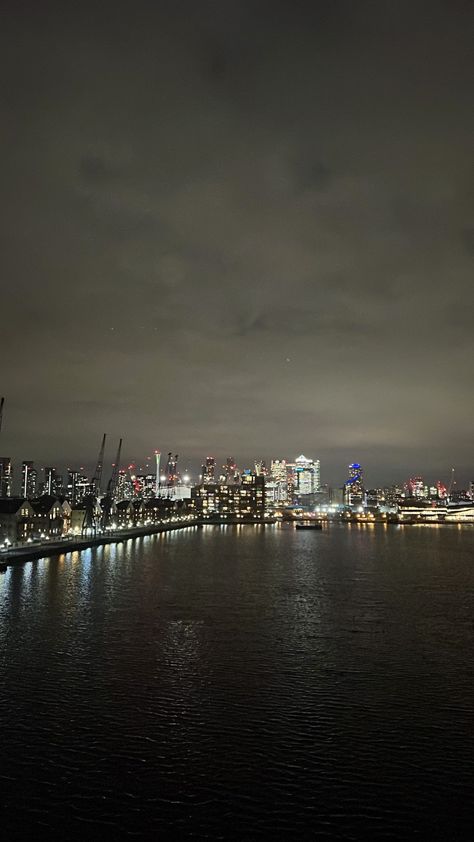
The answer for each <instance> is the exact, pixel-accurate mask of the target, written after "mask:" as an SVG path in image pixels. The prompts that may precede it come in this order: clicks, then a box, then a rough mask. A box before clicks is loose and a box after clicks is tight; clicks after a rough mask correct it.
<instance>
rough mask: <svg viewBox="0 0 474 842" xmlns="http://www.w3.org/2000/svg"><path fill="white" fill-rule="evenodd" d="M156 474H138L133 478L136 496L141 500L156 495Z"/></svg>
mask: <svg viewBox="0 0 474 842" xmlns="http://www.w3.org/2000/svg"><path fill="white" fill-rule="evenodd" d="M155 487H156V475H155V474H137V475H136V476H135V477H134V478H133V488H134V494H133V496H134V497H138V498H139V499H141V500H150V499H151V498H152V497H154V496H155Z"/></svg>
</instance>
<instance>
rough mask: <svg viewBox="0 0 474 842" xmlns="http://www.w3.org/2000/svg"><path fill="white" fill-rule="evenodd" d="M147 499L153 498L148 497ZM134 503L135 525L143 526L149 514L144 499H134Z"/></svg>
mask: <svg viewBox="0 0 474 842" xmlns="http://www.w3.org/2000/svg"><path fill="white" fill-rule="evenodd" d="M147 499H152V498H151V497H148V498H147ZM132 504H133V525H134V526H143V524H144V523H145V520H146V516H147V509H146V506H145V501H144V500H132Z"/></svg>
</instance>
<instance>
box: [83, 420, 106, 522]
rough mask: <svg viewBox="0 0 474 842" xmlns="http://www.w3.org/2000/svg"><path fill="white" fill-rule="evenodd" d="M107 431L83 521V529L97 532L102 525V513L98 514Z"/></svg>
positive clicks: (103, 438) (85, 505)
mask: <svg viewBox="0 0 474 842" xmlns="http://www.w3.org/2000/svg"><path fill="white" fill-rule="evenodd" d="M106 438H107V433H104V435H103V437H102V444H101V446H100V450H99V456H98V457H97V464H96V466H95V471H94V476H93V477H92V481H91V485H90V492H89V494H86V496H85V497H84V519H83V521H82V531H83V532H87V531H88V530H90V529H92V530H93V531H94V532H97V527H98V526H100V515H99V514H98V498H99V497H100V484H101V481H102V470H103V467H104V452H105V440H106Z"/></svg>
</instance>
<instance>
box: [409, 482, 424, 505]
mask: <svg viewBox="0 0 474 842" xmlns="http://www.w3.org/2000/svg"><path fill="white" fill-rule="evenodd" d="M408 492H409V495H410V497H416V498H418V499H419V500H421V499H422V498H423V497H424V496H425V488H424V483H423V478H422V477H410V479H409V480H408Z"/></svg>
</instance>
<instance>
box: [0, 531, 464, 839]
mask: <svg viewBox="0 0 474 842" xmlns="http://www.w3.org/2000/svg"><path fill="white" fill-rule="evenodd" d="M473 551H474V531H469V530H459V529H455V530H453V529H442V528H439V527H437V528H429V529H414V528H413V527H412V526H409V527H401V528H398V527H392V526H390V527H388V528H387V526H382V525H374V524H358V525H354V526H343V527H337V526H336V527H328V528H325V529H323V531H322V532H321V533H312V532H299V531H296V530H295V529H294V528H293V527H291V526H290V527H289V526H286V525H283V526H281V525H278V526H275V527H274V528H265V529H263V528H262V527H261V526H258V525H256V526H242V525H237V526H225V527H222V528H216V527H213V526H205V527H204V528H203V529H201V530H196V529H195V528H193V527H191V528H190V529H186V530H183V531H179V532H178V531H177V532H174V533H173V532H170V533H163V534H161V535H156V536H148V537H140V538H138V539H130V540H127V541H126V542H124V543H122V544H110V545H107V546H105V547H101V548H95V549H90V550H86V551H84V552H83V553H78V552H72V553H64V554H62V555H61V556H60V557H58V558H50V559H45V560H42V561H37V562H33V563H31V564H26V565H24V566H19V567H15V568H8V571H7V573H6V574H5V575H4V576H2V578H1V580H0V638H1V639H0V646H1V652H2V657H1V661H0V665H1V678H2V682H1V683H0V703H1V711H2V716H1V719H0V730H1V734H0V736H1V740H2V757H3V760H4V764H5V766H6V768H7V775H8V777H7V778H6V779H2V797H3V800H4V802H5V806H6V809H5V811H4V816H5V819H4V825H3V829H4V832H5V834H6V838H18V837H19V833H20V831H21V830H23V831H24V832H27V833H29V834H30V835H32V834H33V833H34V832H35V831H36V830H37V829H38V826H39V824H38V823H39V822H41V826H42V827H46V828H48V829H49V832H50V833H61V832H63V829H64V827H65V826H66V825H67V827H68V836H71V837H72V838H78V839H83V834H84V822H89V823H90V822H92V823H93V824H92V826H93V827H94V823H97V822H104V821H105V822H106V823H107V827H108V829H109V830H110V831H111V832H112V833H115V834H118V833H122V832H124V831H125V832H127V831H128V832H130V833H138V834H140V833H142V834H146V833H149V832H150V828H152V829H153V834H157V835H164V837H165V838H168V837H169V838H171V837H173V836H174V837H175V838H176V834H177V833H178V836H179V837H180V838H218V837H219V836H221V837H224V838H230V839H239V840H240V839H244V838H248V839H253V838H263V837H265V838H272V839H275V838H282V839H288V838H299V839H301V838H315V837H317V836H321V837H323V836H324V835H326V836H327V835H329V836H330V837H332V838H364V839H368V838H373V839H375V838H377V839H379V838H381V828H382V830H383V834H385V836H386V837H387V838H392V839H406V838H408V837H409V836H411V835H413V834H414V833H419V834H422V833H424V834H425V835H428V836H429V837H430V838H440V835H441V836H443V835H444V837H445V838H454V837H455V834H456V833H457V834H458V837H457V838H469V837H468V835H467V834H468V829H470V827H471V823H472V799H471V794H472V792H471V791H472V782H473V780H472V778H473V774H472V771H473V770H472V752H473V748H474V746H473V737H472V712H473V711H472V698H473V694H472V690H473V672H472V659H471V655H472V648H473V644H474V625H473V619H472V618H473V616H474V587H473V585H474V565H473ZM14 833H16V834H17V837H15V836H14V835H13V834H14ZM383 834H382V835H383ZM143 838H144V837H143Z"/></svg>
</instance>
